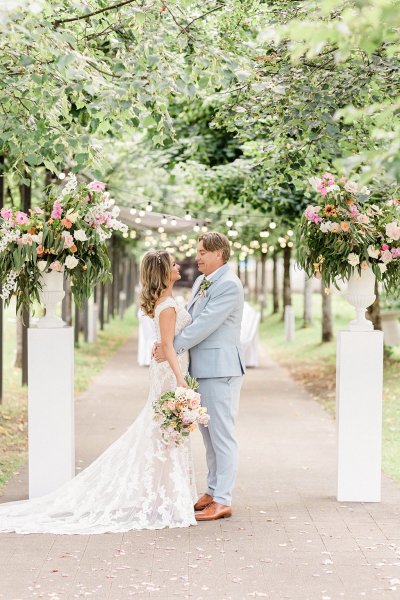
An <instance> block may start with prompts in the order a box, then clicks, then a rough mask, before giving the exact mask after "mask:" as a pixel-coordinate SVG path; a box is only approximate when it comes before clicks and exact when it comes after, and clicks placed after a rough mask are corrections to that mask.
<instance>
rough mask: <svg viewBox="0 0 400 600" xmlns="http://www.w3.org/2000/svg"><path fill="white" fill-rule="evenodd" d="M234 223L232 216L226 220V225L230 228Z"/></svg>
mask: <svg viewBox="0 0 400 600" xmlns="http://www.w3.org/2000/svg"><path fill="white" fill-rule="evenodd" d="M232 225H233V221H232V217H228V220H227V222H226V226H227V227H229V228H231V227H232Z"/></svg>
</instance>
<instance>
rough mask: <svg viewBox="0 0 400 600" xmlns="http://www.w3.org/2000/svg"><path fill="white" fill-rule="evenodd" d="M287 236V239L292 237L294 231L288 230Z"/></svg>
mask: <svg viewBox="0 0 400 600" xmlns="http://www.w3.org/2000/svg"><path fill="white" fill-rule="evenodd" d="M287 234H288V236H289V237H292V235H293V234H294V231H292V230H291V229H288V232H287Z"/></svg>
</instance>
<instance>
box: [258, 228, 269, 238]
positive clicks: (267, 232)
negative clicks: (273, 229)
mask: <svg viewBox="0 0 400 600" xmlns="http://www.w3.org/2000/svg"><path fill="white" fill-rule="evenodd" d="M268 236H269V231H267V230H266V229H263V230H262V231H260V237H262V238H267V237H268Z"/></svg>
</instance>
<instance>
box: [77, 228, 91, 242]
mask: <svg viewBox="0 0 400 600" xmlns="http://www.w3.org/2000/svg"><path fill="white" fill-rule="evenodd" d="M74 238H75V239H76V240H78V242H86V240H87V239H88V238H87V235H86V233H85V232H84V230H83V229H77V230H76V231H75V232H74Z"/></svg>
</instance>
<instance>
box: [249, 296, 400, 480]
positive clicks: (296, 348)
mask: <svg viewBox="0 0 400 600" xmlns="http://www.w3.org/2000/svg"><path fill="white" fill-rule="evenodd" d="M293 305H294V309H295V314H296V337H295V340H294V342H291V343H288V342H286V341H285V338H284V327H283V322H282V320H281V315H268V316H267V317H266V318H265V320H264V323H262V325H261V339H262V340H264V341H265V342H266V343H267V347H268V350H269V352H270V354H271V356H272V357H273V358H274V359H275V360H277V362H279V363H280V364H281V365H283V366H285V367H286V368H287V369H288V370H289V371H290V373H291V375H292V376H293V377H294V379H295V380H296V381H299V382H300V383H301V384H303V385H304V386H305V387H306V388H307V390H308V391H309V393H310V394H311V395H312V396H313V397H314V398H315V399H316V400H318V402H320V403H321V404H323V406H324V407H325V408H326V409H327V410H328V411H329V412H330V413H331V414H332V415H334V414H335V384H336V381H335V378H336V364H335V363H336V340H334V341H332V342H329V343H324V344H322V343H321V317H320V315H321V296H320V294H314V296H313V314H314V315H315V317H314V322H313V325H312V327H309V328H307V329H302V310H303V299H302V295H301V294H294V295H293ZM332 305H333V313H334V330H335V332H337V331H339V330H340V329H344V328H346V326H347V323H348V321H349V320H350V319H351V318H354V316H353V309H352V307H351V306H350V305H349V304H348V303H347V302H346V300H344V298H342V297H341V296H337V295H333V297H332ZM270 306H271V302H270V304H269V307H270ZM267 313H268V311H267ZM386 354H387V355H386V356H385V365H384V388H383V469H384V471H385V473H387V475H389V476H390V477H392V478H393V479H395V480H396V481H398V482H400V347H395V348H392V349H391V351H390V355H388V353H386Z"/></svg>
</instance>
